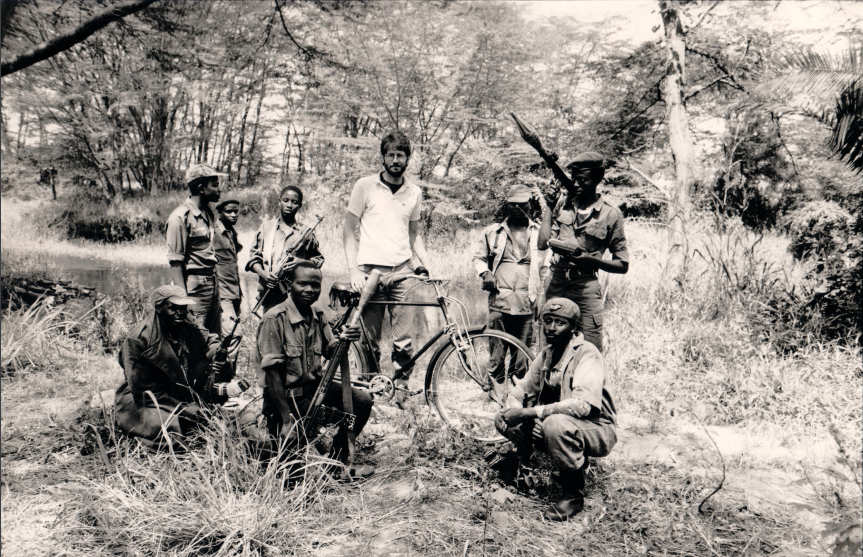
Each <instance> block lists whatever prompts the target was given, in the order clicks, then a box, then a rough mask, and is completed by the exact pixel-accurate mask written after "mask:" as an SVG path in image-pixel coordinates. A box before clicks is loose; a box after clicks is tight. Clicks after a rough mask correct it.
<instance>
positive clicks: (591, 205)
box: [538, 152, 629, 351]
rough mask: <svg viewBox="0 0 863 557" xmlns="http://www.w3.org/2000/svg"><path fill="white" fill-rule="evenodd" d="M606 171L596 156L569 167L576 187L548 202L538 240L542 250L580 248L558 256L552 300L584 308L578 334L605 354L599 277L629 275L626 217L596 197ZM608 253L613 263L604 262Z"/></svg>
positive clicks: (551, 281)
mask: <svg viewBox="0 0 863 557" xmlns="http://www.w3.org/2000/svg"><path fill="white" fill-rule="evenodd" d="M604 165H605V161H604V159H603V158H602V155H600V154H599V153H594V152H586V153H581V154H579V155H578V156H576V157H575V159H573V160H572V161H571V162H570V163H569V164H567V165H566V169H567V170H568V171H569V172H570V174H571V176H572V186H571V187H567V190H566V192H565V195H563V196H561V197H560V199H550V200H548V201H549V204H548V207H546V210H545V211H544V212H543V215H542V224H541V225H540V230H539V237H538V248H539V249H546V248H547V247H548V241H549V240H550V239H557V240H560V241H562V242H566V243H567V244H568V245H571V246H573V247H575V248H577V249H576V251H575V252H574V253H572V254H571V255H561V254H560V253H555V254H554V255H553V256H552V259H551V273H550V279H549V282H548V287H547V290H546V299H551V298H554V297H558V296H559V297H563V298H568V299H570V300H572V301H573V302H575V303H576V304H578V307H579V309H580V310H581V314H580V318H579V321H578V324H577V327H578V330H580V331H581V332H582V333H583V334H584V338H585V340H587V341H588V342H591V343H593V344H594V345H595V346H596V347H597V348H599V350H600V351H602V321H603V305H602V292H601V289H600V287H599V281H598V280H597V271H600V270H601V271H605V272H607V273H619V274H623V273H626V272H627V271H628V270H629V253H628V252H627V250H626V235H625V234H624V231H623V215H621V213H620V211H619V210H618V209H617V207H614V206H613V205H611V204H609V203H608V202H607V201H605V200H604V199H603V198H602V196H601V195H600V194H599V193H597V191H596V188H597V186H598V185H599V184H600V183H601V182H602V179H603V178H604V177H605V166H604ZM606 250H608V251H609V252H610V253H611V257H612V259H611V260H607V259H603V258H602V256H603V254H604V253H605V251H606Z"/></svg>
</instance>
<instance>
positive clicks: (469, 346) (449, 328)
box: [339, 277, 492, 392]
mask: <svg viewBox="0 0 863 557" xmlns="http://www.w3.org/2000/svg"><path fill="white" fill-rule="evenodd" d="M406 278H407V277H406ZM417 280H418V281H420V282H418V283H417V284H420V283H424V284H429V283H430V284H431V285H432V286H433V287H434V289H435V298H436V300H435V301H434V302H397V301H387V300H370V301H369V302H368V303H367V304H366V305H367V306H414V307H438V308H440V310H441V313H442V314H443V317H444V322H445V325H444V326H443V328H442V329H440V330H439V331H438V332H437V333H435V335H434V336H432V338H430V339H429V340H428V341H426V343H425V344H423V346H422V347H420V348H419V349H418V350H417V351H416V352H415V353H414V355H413V356H412V357H411V359H410V360H408V361H407V362H405V364H404V367H406V368H411V367H413V365H414V364H416V362H417V361H419V359H420V358H422V357H423V355H424V354H425V353H426V352H428V350H430V349H431V347H432V346H434V345H435V344H436V343H437V341H438V340H440V339H441V337H443V336H444V335H447V334H448V335H449V337H450V338H451V339H452V342H453V344H454V345H455V346H456V348H457V352H458V358H459V363H460V364H461V366H462V369H463V370H464V372H465V373H466V374H467V375H468V376H469V377H470V378H471V379H473V380H474V381H475V382H476V383H477V384H478V385H479V386H480V387H482V389H483V390H484V391H486V392H488V391H490V390H491V389H492V383H491V381H492V380H491V378H490V377H488V376H487V377H477V374H476V373H475V372H474V370H473V366H471V365H469V364H468V362H467V360H466V353H467V352H468V351H470V352H471V353H472V354H473V358H474V361H479V359H478V358H477V356H476V353H475V349H474V346H473V342H472V341H471V338H470V335H469V334H467V333H468V331H469V330H470V320H469V319H468V316H467V308H465V306H464V304H463V303H462V302H461V301H459V300H457V299H455V298H452V297H450V296H447V295H446V293H445V292H444V291H443V284H442V282H443V281H440V280H429V279H425V280H423V279H421V278H419V277H417ZM414 286H416V285H414ZM411 288H413V286H411ZM447 302H451V303H453V304H454V305H455V306H456V307H457V308H458V310H459V317H460V319H461V321H462V322H463V323H462V324H459V319H458V318H455V319H454V318H452V316H451V315H450V313H449V311H448V310H447ZM347 313H350V312H346V314H347ZM339 321H343V319H340V320H339ZM340 324H341V323H340ZM360 326H361V328H362V336H361V341H360V342H361V344H362V346H363V348H368V347H369V345H370V343H369V333H368V330H367V329H366V325H365V322H364V320H363V319H362V317H361V318H360ZM369 352H371V350H369ZM369 360H370V361H369V365H370V366H372V367H373V369H372V371H373V373H372V375H377V374H380V371H381V370H380V364H379V363H378V362H377V361H373V360H375V359H374V358H369ZM434 363H435V359H432V362H431V363H430V364H429V365H430V366H431V365H434Z"/></svg>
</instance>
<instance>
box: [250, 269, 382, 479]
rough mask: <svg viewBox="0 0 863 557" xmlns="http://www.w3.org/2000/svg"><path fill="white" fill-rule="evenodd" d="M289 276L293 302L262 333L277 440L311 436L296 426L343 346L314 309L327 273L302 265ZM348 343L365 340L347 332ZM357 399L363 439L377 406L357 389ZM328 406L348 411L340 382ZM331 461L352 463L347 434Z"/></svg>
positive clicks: (363, 470)
mask: <svg viewBox="0 0 863 557" xmlns="http://www.w3.org/2000/svg"><path fill="white" fill-rule="evenodd" d="M289 276H290V279H291V282H290V291H289V293H288V298H287V299H286V300H285V301H284V302H282V303H280V304H277V305H276V306H274V307H272V308H270V310H269V311H267V313H266V314H264V319H263V320H262V321H261V326H260V328H259V329H258V354H259V356H260V359H261V368H262V369H263V370H264V374H265V377H266V386H265V387H264V408H263V414H264V416H266V418H267V429H268V430H269V432H270V435H272V436H273V437H275V438H277V439H278V438H281V437H285V436H292V435H298V434H300V435H302V434H304V433H310V432H298V431H296V427H295V423H296V421H297V420H299V419H300V418H302V417H303V416H305V414H306V412H307V411H308V409H309V406H310V404H311V401H312V397H313V396H314V394H315V390H316V389H317V387H318V383H320V380H321V376H322V374H323V369H322V367H321V360H322V358H327V357H330V356H332V352H333V351H334V349H335V347H336V345H337V341H336V338H335V336H334V335H333V330H332V328H331V327H330V324H329V323H328V322H327V321H326V320H325V319H324V315H323V312H321V311H320V310H319V309H317V308H315V307H312V304H314V303H315V302H316V301H317V300H318V297H319V296H320V294H321V278H322V275H321V271H320V270H319V269H318V268H317V266H316V265H315V264H314V263H313V262H310V261H301V262H300V263H299V264H298V265H297V266H296V267H294V269H293V270H291V271H289ZM342 337H343V338H344V339H345V340H347V341H351V342H353V341H357V340H359V338H360V329H359V327H357V328H354V329H347V330H345V331H343V332H342ZM352 395H353V411H354V416H355V420H354V425H353V431H355V432H356V433H357V435H359V434H360V432H361V431H362V429H363V427H364V426H365V425H366V422H367V421H368V419H369V416H370V415H371V412H372V404H373V402H372V397H371V395H370V394H369V393H368V392H367V391H363V390H360V389H356V388H354V389H352ZM323 404H324V405H325V406H327V407H330V408H333V409H336V410H339V411H341V410H343V407H342V387H341V384H340V383H339V382H337V381H333V382H332V383H330V385H329V386H328V388H327V392H326V397H325V398H324V402H323ZM319 414H320V413H319ZM327 421H329V420H327ZM333 421H335V420H333ZM330 456H331V457H332V458H334V459H338V460H341V461H342V462H347V460H348V457H349V454H348V436H347V431H346V430H345V428H340V430H339V433H338V434H337V435H336V437H335V440H334V441H333V446H332V449H331V451H330ZM349 473H350V475H351V476H356V477H365V476H370V475H371V474H372V473H374V468H372V467H371V466H369V465H365V466H362V467H359V468H354V469H351V470H350V471H349Z"/></svg>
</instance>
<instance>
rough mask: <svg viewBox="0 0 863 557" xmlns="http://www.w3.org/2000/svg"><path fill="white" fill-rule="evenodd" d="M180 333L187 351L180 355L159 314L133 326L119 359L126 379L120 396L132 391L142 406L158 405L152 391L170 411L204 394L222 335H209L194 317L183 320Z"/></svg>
mask: <svg viewBox="0 0 863 557" xmlns="http://www.w3.org/2000/svg"><path fill="white" fill-rule="evenodd" d="M179 336H180V337H181V342H180V344H181V345H182V346H183V348H184V349H183V352H184V353H183V354H182V355H179V356H178V354H177V351H175V349H174V347H173V345H172V343H171V342H170V341H169V340H168V338H167V336H166V335H165V333H164V331H163V329H162V323H161V320H160V319H159V317H158V315H157V314H155V313H154V314H152V315H150V316H148V317H147V318H146V319H145V320H144V321H142V322H141V323H138V324H137V325H136V326H135V327H134V328H133V329H132V331H131V332H130V333H129V336H128V337H126V340H125V341H124V342H123V346H122V347H121V348H120V354H119V358H118V359H119V362H120V366H122V368H123V373H124V375H125V381H123V384H122V385H120V387H119V388H118V389H117V392H116V395H115V398H116V400H118V401H119V400H120V399H121V398H123V397H128V396H130V395H131V397H132V399H133V400H134V404H135V405H136V406H137V407H139V408H141V407H146V406H154V404H153V399H152V398H151V397H150V396H149V395H148V394H146V392H147V391H150V392H151V393H153V396H154V397H155V398H156V401H157V402H158V405H159V406H160V407H163V408H165V409H167V410H168V411H169V412H170V411H172V410H173V409H174V408H175V407H176V406H177V405H178V404H183V403H188V402H196V399H197V397H198V396H202V397H203V396H204V394H205V387H206V383H207V378H208V375H209V362H210V358H212V356H213V355H214V354H215V353H216V350H218V348H219V339H218V337H216V335H208V336H207V337H205V336H204V335H203V333H202V331H201V329H200V328H199V327H198V326H197V325H196V324H195V323H193V322H191V321H189V322H187V323H185V324H183V326H182V327H181V330H180V331H179Z"/></svg>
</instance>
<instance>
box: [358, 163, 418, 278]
mask: <svg viewBox="0 0 863 557" xmlns="http://www.w3.org/2000/svg"><path fill="white" fill-rule="evenodd" d="M422 200H423V194H422V190H420V189H419V188H418V187H417V186H415V185H414V184H411V183H410V182H409V181H408V180H407V179H405V181H404V183H403V184H402V187H400V188H399V190H398V191H397V192H396V193H395V195H393V192H392V190H390V188H389V186H387V185H386V184H385V183H383V182H382V181H381V177H380V174H375V175H374V176H366V177H365V178H360V179H359V180H357V183H356V184H354V189H353V191H352V192H351V200H350V203H348V212H350V213H351V214H352V215H354V216H356V217H358V218H359V219H360V246H359V249H358V250H357V264H359V265H383V266H387V267H390V266H396V265H401V264H402V263H404V262H405V261H407V260H408V259H410V258H411V245H410V239H409V236H408V226H409V223H410V222H413V221H417V220H419V218H420V206H421V205H422Z"/></svg>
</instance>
